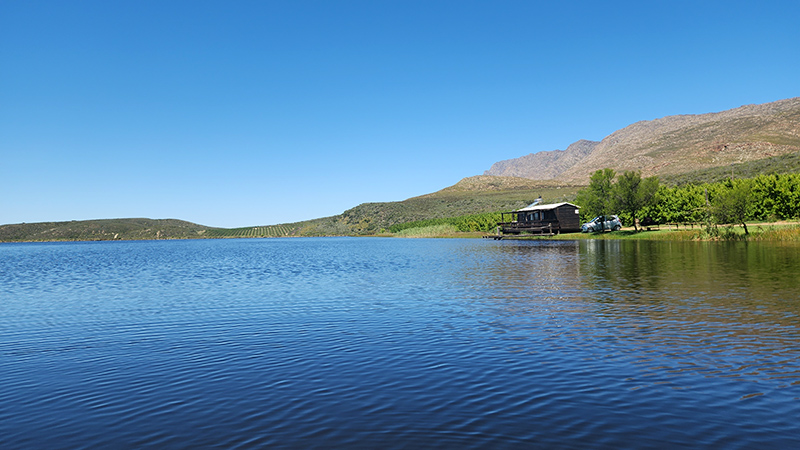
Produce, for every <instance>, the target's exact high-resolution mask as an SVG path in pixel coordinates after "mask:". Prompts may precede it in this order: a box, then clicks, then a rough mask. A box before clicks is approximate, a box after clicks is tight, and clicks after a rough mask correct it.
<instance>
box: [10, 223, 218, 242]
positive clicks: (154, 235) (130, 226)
mask: <svg viewBox="0 0 800 450" xmlns="http://www.w3.org/2000/svg"><path fill="white" fill-rule="evenodd" d="M209 230H213V228H209V227H205V226H203V225H198V224H196V223H191V222H186V221H183V220H176V219H158V220H154V219H103V220H79V221H75V220H73V221H70V222H40V223H20V224H11V225H2V226H0V242H15V241H109V240H142V239H190V238H200V237H205V233H207V232H208V231H209Z"/></svg>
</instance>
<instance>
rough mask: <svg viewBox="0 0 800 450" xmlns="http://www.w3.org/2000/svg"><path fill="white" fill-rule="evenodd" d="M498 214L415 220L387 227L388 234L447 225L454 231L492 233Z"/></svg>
mask: <svg viewBox="0 0 800 450" xmlns="http://www.w3.org/2000/svg"><path fill="white" fill-rule="evenodd" d="M500 219H501V217H500V213H499V212H496V213H484V214H470V215H466V216H460V217H445V218H440V219H426V220H417V221H414V222H406V223H400V224H396V225H392V226H391V227H389V230H388V231H389V232H391V233H395V234H400V233H402V232H403V231H405V230H410V229H417V228H428V227H432V226H439V225H447V226H449V227H451V228H452V229H453V230H455V231H460V232H469V231H494V229H495V227H496V226H497V222H500Z"/></svg>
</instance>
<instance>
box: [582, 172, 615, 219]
mask: <svg viewBox="0 0 800 450" xmlns="http://www.w3.org/2000/svg"><path fill="white" fill-rule="evenodd" d="M614 176H616V172H614V169H601V170H598V171H597V172H595V173H594V174H592V178H591V179H590V180H589V186H587V187H586V188H584V189H581V190H580V191H578V195H577V196H576V198H575V203H577V204H578V206H580V207H581V213H582V214H585V216H584V217H587V216H588V217H594V216H600V215H605V214H606V213H607V212H608V211H609V210H610V209H611V191H612V189H613V187H614Z"/></svg>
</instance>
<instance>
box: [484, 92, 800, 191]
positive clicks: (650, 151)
mask: <svg viewBox="0 0 800 450" xmlns="http://www.w3.org/2000/svg"><path fill="white" fill-rule="evenodd" d="M796 152H800V97H796V98H790V99H786V100H779V101H776V102H771V103H765V104H761V105H745V106H741V107H739V108H735V109H731V110H728V111H722V112H717V113H708V114H697V115H677V116H667V117H663V118H660V119H655V120H649V121H640V122H636V123H633V124H631V125H629V126H627V127H625V128H623V129H621V130H618V131H615V132H614V133H612V134H610V135H609V136H607V137H606V138H604V139H603V140H602V141H600V142H593V141H585V140H581V141H577V142H575V143H573V144H572V145H570V146H569V147H567V149H566V150H563V151H562V150H553V151H542V152H538V153H531V154H529V155H526V156H522V157H520V158H515V159H509V160H505V161H499V162H497V163H495V164H493V165H492V167H491V168H490V169H489V170H487V171H486V172H484V175H495V176H517V177H523V178H530V179H538V180H549V179H558V180H560V181H562V182H575V183H585V182H586V181H587V180H588V178H589V176H590V175H591V174H592V173H593V172H594V171H596V170H598V169H602V168H606V167H610V168H613V169H615V170H617V171H623V170H639V171H641V172H642V175H644V176H651V175H675V174H680V173H685V172H691V171H697V170H702V169H708V168H712V167H721V166H730V165H731V164H738V163H743V162H749V161H755V160H759V159H764V158H769V157H773V156H780V155H786V154H789V153H796Z"/></svg>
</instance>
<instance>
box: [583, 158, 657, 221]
mask: <svg viewBox="0 0 800 450" xmlns="http://www.w3.org/2000/svg"><path fill="white" fill-rule="evenodd" d="M615 178H617V179H616V180H615ZM658 188H659V182H658V178H657V177H649V178H642V174H641V173H640V172H633V171H626V172H624V173H622V174H620V175H619V177H617V173H616V172H615V171H614V169H602V170H598V171H597V172H595V173H594V174H593V175H592V178H591V179H590V181H589V186H588V187H586V188H585V189H582V190H580V191H579V192H578V195H577V197H576V198H575V202H576V203H577V204H578V205H580V206H581V217H582V219H583V220H589V219H590V218H592V217H594V216H601V215H608V214H612V212H613V213H616V214H618V215H619V217H620V219H621V220H622V221H623V223H625V224H626V225H630V224H631V223H633V225H634V228H635V229H638V228H637V225H636V224H637V220H636V219H639V218H641V217H643V216H642V215H641V212H642V210H644V209H645V208H649V207H652V206H654V205H655V204H656V202H657V194H658Z"/></svg>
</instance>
